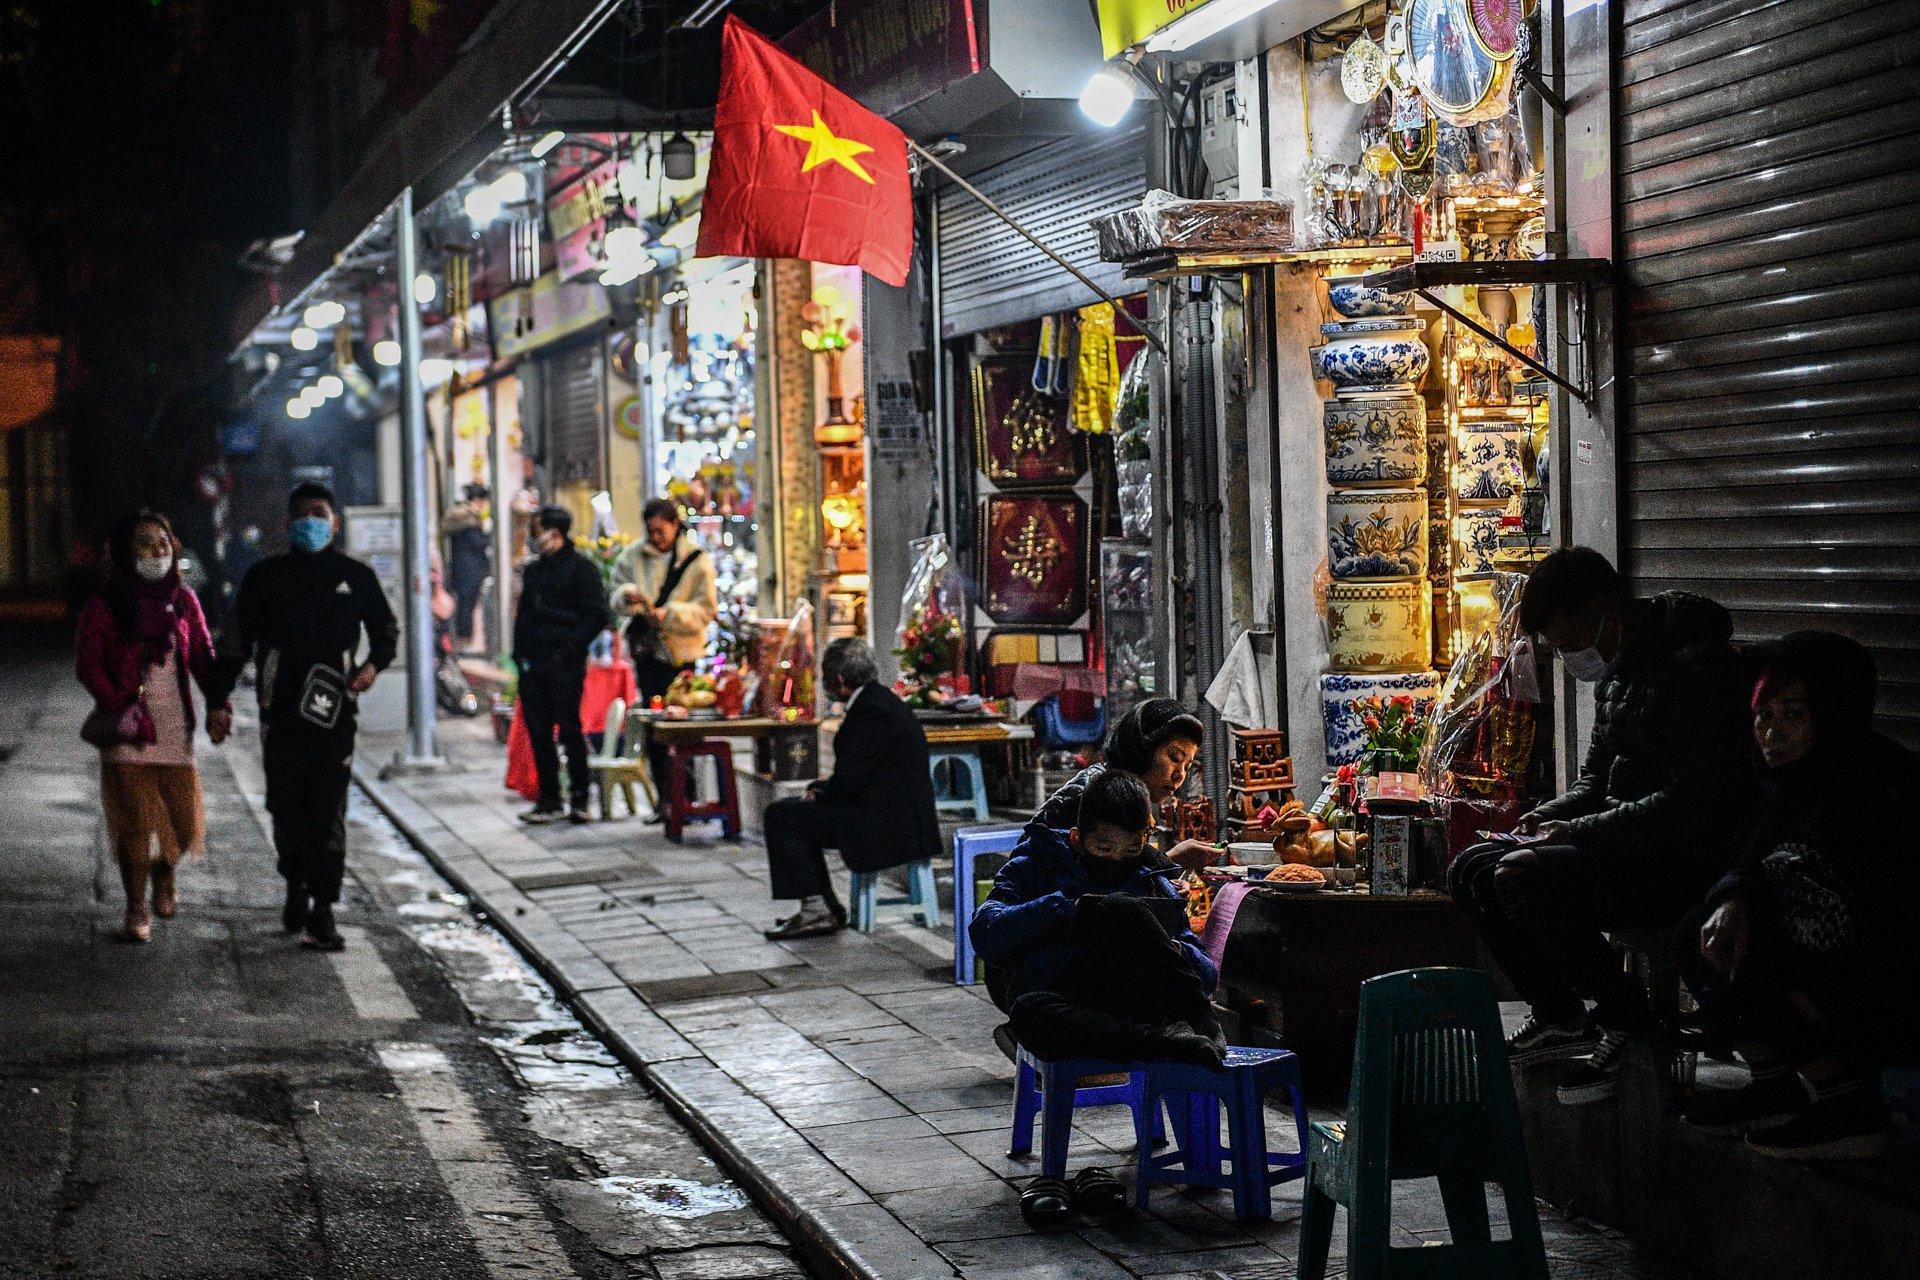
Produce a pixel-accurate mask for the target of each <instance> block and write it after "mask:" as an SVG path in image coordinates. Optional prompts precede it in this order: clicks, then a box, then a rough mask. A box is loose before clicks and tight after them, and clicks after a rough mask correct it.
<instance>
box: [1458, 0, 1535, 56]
mask: <svg viewBox="0 0 1920 1280" xmlns="http://www.w3.org/2000/svg"><path fill="white" fill-rule="evenodd" d="M1520 2H1521V0H1468V8H1469V10H1470V11H1471V12H1472V14H1473V34H1474V35H1475V37H1477V38H1478V39H1479V41H1480V47H1481V48H1483V49H1485V50H1486V51H1487V52H1488V53H1490V54H1492V55H1493V56H1494V57H1496V58H1511V57H1512V56H1513V55H1514V53H1515V52H1516V51H1518V50H1519V48H1520V27H1521V22H1522V19H1521V16H1520Z"/></svg>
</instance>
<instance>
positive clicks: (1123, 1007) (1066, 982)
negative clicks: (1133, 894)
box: [1008, 894, 1220, 1062]
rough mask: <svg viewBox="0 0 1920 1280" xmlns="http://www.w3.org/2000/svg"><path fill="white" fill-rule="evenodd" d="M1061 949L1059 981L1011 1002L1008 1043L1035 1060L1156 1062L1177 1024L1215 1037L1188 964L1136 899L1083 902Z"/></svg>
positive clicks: (1216, 1028)
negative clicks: (1063, 966)
mask: <svg viewBox="0 0 1920 1280" xmlns="http://www.w3.org/2000/svg"><path fill="white" fill-rule="evenodd" d="M1067 946H1068V948H1069V949H1070V951H1071V952H1072V957H1073V958H1072V960H1071V961H1070V962H1069V964H1068V966H1067V970H1066V972H1065V974H1064V975H1063V976H1062V977H1061V978H1060V979H1058V980H1056V981H1054V982H1053V983H1051V984H1050V985H1049V986H1048V987H1047V988H1045V989H1041V990H1034V991H1028V992H1025V993H1024V994H1021V995H1019V996H1016V997H1015V999H1014V1000H1013V1004H1012V1008H1011V1009H1010V1010H1009V1011H1008V1021H1009V1022H1010V1023H1011V1024H1012V1028H1013V1037H1014V1039H1016V1040H1018V1041H1019V1042H1020V1043H1021V1044H1022V1045H1024V1046H1026V1048H1028V1049H1029V1050H1031V1051H1032V1052H1033V1053H1035V1054H1037V1055H1038V1056H1040V1057H1041V1058H1044V1059H1047V1060H1049V1061H1058V1060H1060V1059H1062V1058H1105V1059H1108V1060H1109V1061H1114V1062H1132V1061H1135V1060H1138V1059H1141V1058H1151V1057H1157V1056H1160V1054H1161V1053H1162V1052H1164V1043H1165V1041H1164V1038H1165V1035H1166V1032H1167V1028H1168V1027H1170V1026H1172V1025H1173V1024H1174V1023H1176V1022H1184V1023H1185V1024H1187V1026H1188V1027H1190V1028H1192V1029H1193V1030H1194V1031H1195V1032H1198V1033H1199V1034H1200V1035H1203V1036H1209V1037H1217V1036H1218V1035H1219V1034H1220V1024H1219V1023H1218V1022H1217V1021H1216V1020H1215V1019H1214V1016H1213V1002H1212V1000H1211V999H1210V998H1209V997H1208V995H1207V991H1206V988H1205V987H1204V986H1202V985H1201V980H1200V975H1199V973H1198V972H1196V971H1195V969H1194V967H1193V963H1192V961H1191V960H1189V959H1188V957H1187V953H1186V952H1185V951H1184V950H1183V949H1182V948H1181V947H1180V945H1179V944H1178V943H1176V942H1174V941H1173V939H1171V938H1169V937H1168V936H1167V933H1166V931H1165V930H1164V929H1162V928H1161V927H1160V925H1159V923H1158V922H1157V921H1156V920H1155V919H1154V918H1153V913H1152V912H1151V911H1149V910H1148V909H1147V907H1146V904H1145V903H1143V902H1141V901H1140V900H1139V899H1137V898H1129V897H1125V896H1122V895H1117V894H1116V895H1107V896H1100V895H1093V896H1088V897H1083V898H1081V899H1080V901H1079V906H1078V907H1077V908H1076V909H1075V911H1074V916H1073V923H1072V924H1071V925H1069V926H1068V928H1067Z"/></svg>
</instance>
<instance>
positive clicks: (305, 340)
mask: <svg viewBox="0 0 1920 1280" xmlns="http://www.w3.org/2000/svg"><path fill="white" fill-rule="evenodd" d="M287 341H288V342H291V343H292V344H293V349H294V350H295V351H311V350H313V349H314V348H315V347H317V346H319V345H320V335H319V334H317V333H315V332H314V331H313V330H311V329H309V328H307V326H305V325H300V326H298V327H297V328H295V329H294V331H293V332H292V333H290V334H288V335H287Z"/></svg>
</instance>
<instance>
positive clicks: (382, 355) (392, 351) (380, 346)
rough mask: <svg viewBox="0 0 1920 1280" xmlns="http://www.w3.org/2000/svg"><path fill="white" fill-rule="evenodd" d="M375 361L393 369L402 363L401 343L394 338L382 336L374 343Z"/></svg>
mask: <svg viewBox="0 0 1920 1280" xmlns="http://www.w3.org/2000/svg"><path fill="white" fill-rule="evenodd" d="M373 362H374V363H375V364H377V365H384V366H385V367H387V368H389V369H391V368H393V367H394V366H395V365H397V364H399V363H400V344H399V343H397V342H395V341H394V340H393V339H392V338H382V339H380V341H378V342H376V343H374V344H373Z"/></svg>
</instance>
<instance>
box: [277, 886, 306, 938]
mask: <svg viewBox="0 0 1920 1280" xmlns="http://www.w3.org/2000/svg"><path fill="white" fill-rule="evenodd" d="M312 904H313V899H311V898H309V897H308V896H307V891H306V890H305V889H303V888H302V887H300V886H299V885H297V884H290V885H288V886H287V905H286V906H284V907H282V908H280V927H281V928H282V929H285V930H286V931H287V932H288V933H298V932H300V930H301V928H302V926H304V925H305V924H306V923H307V911H308V910H309V909H310V908H311V906H312Z"/></svg>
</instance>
